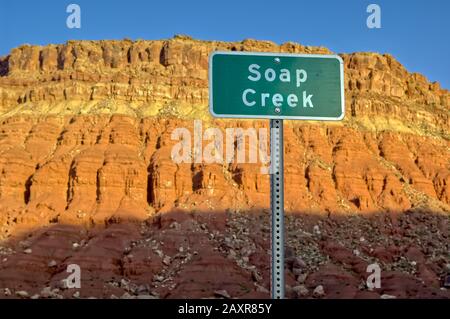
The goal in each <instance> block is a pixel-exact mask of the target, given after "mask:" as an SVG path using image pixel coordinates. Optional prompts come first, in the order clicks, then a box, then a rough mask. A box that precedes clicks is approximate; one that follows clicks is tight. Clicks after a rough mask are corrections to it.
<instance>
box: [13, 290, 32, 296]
mask: <svg viewBox="0 0 450 319" xmlns="http://www.w3.org/2000/svg"><path fill="white" fill-rule="evenodd" d="M16 296H18V297H21V298H28V297H29V296H30V295H29V294H28V292H26V291H25V290H19V291H16Z"/></svg>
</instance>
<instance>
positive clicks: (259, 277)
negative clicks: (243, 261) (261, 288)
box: [252, 270, 262, 282]
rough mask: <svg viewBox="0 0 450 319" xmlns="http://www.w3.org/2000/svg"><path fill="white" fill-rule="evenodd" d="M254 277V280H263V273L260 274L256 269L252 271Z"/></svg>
mask: <svg viewBox="0 0 450 319" xmlns="http://www.w3.org/2000/svg"><path fill="white" fill-rule="evenodd" d="M252 278H253V280H254V281H256V282H259V281H261V280H262V277H261V275H260V274H259V273H258V271H256V270H253V271H252Z"/></svg>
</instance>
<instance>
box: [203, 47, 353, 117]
mask: <svg viewBox="0 0 450 319" xmlns="http://www.w3.org/2000/svg"><path fill="white" fill-rule="evenodd" d="M215 55H256V56H271V57H283V56H284V57H294V58H325V59H337V60H338V61H339V67H340V82H341V112H342V114H341V115H340V116H338V117H318V116H286V115H280V116H277V115H240V114H217V113H215V112H214V110H213V85H212V83H213V81H212V75H213V63H212V62H213V57H214V56H215ZM208 82H209V83H208V84H209V90H208V91H209V112H210V113H211V114H212V116H213V117H216V118H242V119H273V120H276V119H279V120H305V121H308V120H311V121H341V120H342V119H343V118H344V117H345V96H344V61H343V60H342V58H341V57H340V56H339V55H337V54H292V53H277V52H249V51H245V52H235V51H214V52H212V53H211V54H210V55H209V68H208Z"/></svg>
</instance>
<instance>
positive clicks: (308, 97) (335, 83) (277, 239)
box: [209, 52, 345, 299]
mask: <svg viewBox="0 0 450 319" xmlns="http://www.w3.org/2000/svg"><path fill="white" fill-rule="evenodd" d="M343 68H344V67H343V61H342V59H341V58H340V57H339V56H337V55H298V54H282V53H260V52H214V53H212V54H211V56H210V61H209V108H210V112H211V114H212V115H213V116H215V117H224V118H255V119H257V118H265V119H270V161H271V170H270V206H271V213H272V218H271V226H272V232H271V248H272V256H271V258H272V264H271V294H272V298H275V299H281V298H284V288H285V285H284V162H283V161H284V159H283V155H284V143H283V120H284V119H292V120H317V121H333V120H334V121H338V120H342V119H343V117H344V115H345V109H344V105H345V102H344V101H345V100H344V82H343V79H344V71H343Z"/></svg>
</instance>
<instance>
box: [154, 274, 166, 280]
mask: <svg viewBox="0 0 450 319" xmlns="http://www.w3.org/2000/svg"><path fill="white" fill-rule="evenodd" d="M153 279H154V280H155V281H163V280H164V277H163V276H159V275H155V276H153Z"/></svg>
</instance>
